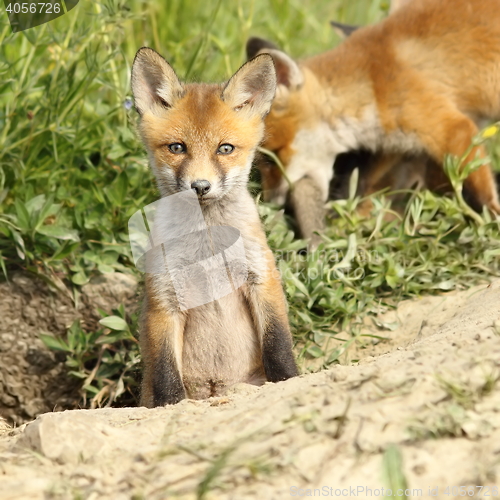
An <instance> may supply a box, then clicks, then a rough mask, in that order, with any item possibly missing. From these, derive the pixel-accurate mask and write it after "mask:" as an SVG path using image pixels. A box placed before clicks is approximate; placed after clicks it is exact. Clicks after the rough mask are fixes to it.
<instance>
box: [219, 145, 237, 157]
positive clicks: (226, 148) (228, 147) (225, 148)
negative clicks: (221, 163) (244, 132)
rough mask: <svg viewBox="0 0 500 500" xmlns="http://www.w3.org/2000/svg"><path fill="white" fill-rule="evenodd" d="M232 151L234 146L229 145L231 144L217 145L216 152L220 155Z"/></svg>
mask: <svg viewBox="0 0 500 500" xmlns="http://www.w3.org/2000/svg"><path fill="white" fill-rule="evenodd" d="M233 151H234V146H231V144H222V145H220V146H219V149H218V150H217V153H218V154H221V155H228V154H230V153H232V152H233Z"/></svg>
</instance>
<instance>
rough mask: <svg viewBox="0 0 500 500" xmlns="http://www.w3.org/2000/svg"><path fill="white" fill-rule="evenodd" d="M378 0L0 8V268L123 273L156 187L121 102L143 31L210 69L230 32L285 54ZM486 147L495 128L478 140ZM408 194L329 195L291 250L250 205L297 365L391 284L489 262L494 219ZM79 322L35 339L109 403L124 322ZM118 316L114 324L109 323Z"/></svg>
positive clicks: (67, 283) (125, 334) (350, 339)
mask: <svg viewBox="0 0 500 500" xmlns="http://www.w3.org/2000/svg"><path fill="white" fill-rule="evenodd" d="M386 9H387V3H386V2H383V1H380V2H378V1H368V0H357V1H354V0H352V1H351V0H350V1H347V0H336V1H335V0H333V1H331V2H324V1H322V0H316V1H314V2H313V1H311V2H308V3H307V7H306V6H304V5H303V2H301V1H299V0H268V1H263V0H259V1H257V0H254V1H252V0H240V1H228V0H220V1H219V0H214V1H213V2H199V1H198V0H182V1H181V0H169V1H168V2H159V1H151V2H141V1H139V0H132V1H128V2H125V1H119V0H109V1H104V2H80V4H79V5H78V7H76V8H75V9H74V10H73V11H71V12H70V13H69V14H67V15H65V16H63V17H61V18H59V19H57V20H55V21H53V22H51V23H49V24H47V25H43V26H40V27H37V28H33V29H31V30H28V31H26V32H23V33H17V34H14V35H13V34H11V32H10V27H9V26H8V24H7V17H6V15H5V12H4V11H3V9H2V10H0V266H1V268H2V273H3V276H4V279H8V276H9V274H10V273H12V272H13V271H14V270H19V269H21V270H25V271H28V272H30V273H33V274H35V275H37V276H39V277H41V278H42V279H44V280H45V281H47V282H48V283H49V284H50V286H51V287H52V288H53V289H54V290H57V291H58V293H67V294H69V295H70V296H73V295H74V291H73V289H74V288H78V287H79V286H81V285H83V284H85V283H87V282H88V281H89V279H90V278H91V277H92V276H94V275H98V274H100V273H108V272H114V271H121V272H126V273H135V274H138V273H137V271H136V270H135V269H134V267H133V262H132V258H131V252H130V248H129V245H128V234H127V223H128V219H129V217H130V216H131V215H132V214H133V213H134V212H135V211H137V210H138V209H139V208H141V207H142V206H144V205H146V204H148V203H151V202H153V201H154V200H155V199H157V197H158V193H157V190H156V187H155V186H154V182H153V180H152V177H151V174H150V172H149V170H148V167H147V160H146V156H145V153H144V152H143V149H142V146H141V145H140V143H139V141H138V139H137V137H136V134H135V126H136V120H137V117H136V114H135V111H134V110H130V109H127V107H128V106H126V103H127V99H130V97H131V94H130V88H129V78H130V76H129V75H130V67H131V63H132V60H133V57H134V54H135V52H136V50H137V49H138V48H139V47H141V46H144V45H147V46H151V47H153V48H155V49H156V50H158V51H159V52H160V53H162V54H163V55H164V56H165V57H166V58H167V59H168V60H169V61H170V62H171V63H172V65H173V66H174V67H175V69H176V70H177V72H178V74H179V75H180V76H181V77H182V78H187V79H188V80H207V81H220V80H223V79H225V78H227V77H229V76H230V75H231V74H232V73H233V72H234V71H235V70H236V69H237V68H238V67H239V65H241V64H242V63H243V62H244V47H245V42H246V39H247V38H248V37H249V36H251V35H257V36H263V37H267V38H270V39H272V40H273V41H274V42H276V43H278V44H279V45H280V46H282V47H283V48H284V49H286V50H288V51H289V52H290V53H291V54H293V55H294V56H295V57H298V58H300V57H305V56H307V55H310V54H314V53H318V52H321V51H324V50H326V49H328V48H330V47H332V46H334V45H335V44H337V43H338V42H339V39H338V38H337V36H336V35H335V34H334V33H333V31H332V30H331V28H330V27H329V24H328V22H327V21H328V20H329V19H337V20H340V21H344V22H348V23H360V24H365V23H368V22H375V21H376V20H378V19H381V18H382V17H383V16H384V15H385V11H386ZM492 152H493V157H494V158H495V159H496V158H497V157H498V142H495V143H494V144H493V147H492ZM448 169H449V171H450V172H451V173H452V175H455V179H454V182H455V185H456V186H457V195H458V196H457V197H456V198H455V199H450V198H440V197H436V196H434V195H432V194H430V193H427V192H422V193H414V194H413V195H412V197H411V200H410V202H409V204H408V206H407V209H406V212H405V214H404V216H402V218H401V219H400V220H399V219H397V220H394V221H392V222H386V221H385V220H384V218H383V216H384V213H386V212H387V211H389V210H390V208H389V205H388V202H387V201H386V200H385V199H384V198H383V197H380V196H379V197H375V198H374V203H375V206H376V207H377V213H376V215H375V216H374V217H373V218H371V219H361V218H360V217H359V216H358V215H357V213H356V211H355V207H356V205H357V204H358V203H359V202H360V200H358V199H355V198H354V197H352V198H351V199H350V200H347V201H342V202H335V203H332V207H331V208H332V213H334V214H335V215H336V218H335V219H332V221H331V224H330V225H329V228H328V230H327V231H326V233H325V242H324V244H323V245H322V246H321V247H320V249H319V251H318V252H316V253H314V254H309V255H307V256H306V257H304V255H303V254H302V253H300V252H299V250H300V249H301V248H302V247H303V244H302V243H301V242H298V241H296V240H294V235H293V233H292V231H291V230H290V226H289V225H288V224H287V220H286V218H285V217H284V216H283V214H282V213H281V211H280V210H279V209H278V207H271V206H268V205H263V204H261V205H260V210H261V214H262V217H263V220H264V221H265V223H266V228H267V231H268V234H269V242H270V245H271V247H272V248H273V250H274V251H275V254H276V258H277V260H278V265H279V268H280V270H281V271H282V274H283V278H284V287H285V290H286V293H287V296H288V300H289V305H290V311H289V316H290V321H291V325H292V329H293V332H294V335H295V340H296V352H297V354H298V356H299V360H300V362H301V365H302V367H303V369H305V370H306V369H308V368H309V367H311V368H312V367H316V368H317V367H319V366H328V365H329V364H331V363H336V362H338V361H339V358H340V356H341V355H342V353H343V352H344V351H345V350H346V349H349V346H351V345H352V344H353V343H354V342H357V343H363V342H365V341H366V340H367V339H366V338H365V337H362V336H361V335H360V334H359V331H360V328H359V326H360V325H361V323H362V321H363V318H364V317H365V316H366V315H369V314H373V313H375V312H377V311H379V310H380V308H381V307H392V306H394V305H395V304H396V303H397V302H398V301H399V300H401V299H403V298H411V297H417V296H419V295H421V294H425V293H438V292H441V291H447V290H453V289H457V288H460V287H466V286H470V285H472V284H474V283H477V282H479V281H484V280H487V279H489V278H490V277H491V276H495V275H498V273H499V264H498V262H499V259H498V256H499V253H500V251H499V249H500V232H499V227H498V223H497V222H493V221H491V220H490V219H489V218H488V215H487V214H484V215H483V216H476V215H475V214H471V213H470V211H469V210H468V209H467V207H466V206H464V204H463V202H462V200H461V197H460V182H461V181H460V179H459V177H458V176H457V175H456V174H454V172H455V171H456V162H453V161H450V163H449V165H448ZM116 315H117V316H118V317H121V318H122V319H126V321H127V322H128V324H127V325H125V326H124V325H123V324H121V323H120V324H118V323H115V324H113V326H114V327H115V328H108V326H109V325H108V326H106V324H103V325H102V326H103V328H102V329H100V330H98V331H95V332H85V331H83V330H82V329H81V327H80V326H79V325H78V324H75V325H73V326H72V327H71V328H70V329H69V330H68V333H67V336H66V337H65V338H62V339H55V340H54V339H53V340H49V339H47V338H45V340H46V342H48V343H49V344H50V345H51V347H53V348H57V349H61V350H63V351H65V352H66V353H67V356H68V357H67V364H68V367H69V369H70V370H71V371H72V372H73V374H74V375H75V376H76V377H79V378H80V379H82V387H83V389H82V391H83V392H82V395H83V396H84V398H85V397H86V398H87V403H88V404H94V405H96V404H105V403H113V402H115V401H116V400H117V398H119V397H122V398H123V397H125V396H126V395H127V394H129V393H130V392H131V391H133V390H134V389H133V387H134V377H132V376H131V372H132V371H133V370H134V369H137V364H138V360H139V358H138V355H137V343H136V342H135V340H134V339H133V334H135V333H136V323H135V320H134V319H133V318H131V317H130V316H129V315H127V314H126V313H125V311H123V310H120V311H117V312H116ZM120 328H121V329H120Z"/></svg>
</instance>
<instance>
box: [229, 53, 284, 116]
mask: <svg viewBox="0 0 500 500" xmlns="http://www.w3.org/2000/svg"><path fill="white" fill-rule="evenodd" d="M275 92H276V71H275V70H274V64H273V60H272V58H271V57H270V56H269V55H267V54H261V55H259V56H257V57H254V58H253V59H251V60H250V61H248V62H247V63H245V64H244V65H243V66H242V67H241V68H240V69H239V70H238V71H237V72H236V73H235V74H234V75H233V76H232V77H231V79H230V80H229V82H227V84H226V86H225V87H224V90H223V91H222V96H221V97H222V100H223V101H225V102H227V103H228V104H229V105H230V106H231V107H232V108H233V109H235V110H240V109H243V108H245V109H248V110H251V111H253V112H255V113H258V114H260V115H261V116H265V115H266V114H267V113H269V110H270V109H271V103H272V101H273V98H274V93H275Z"/></svg>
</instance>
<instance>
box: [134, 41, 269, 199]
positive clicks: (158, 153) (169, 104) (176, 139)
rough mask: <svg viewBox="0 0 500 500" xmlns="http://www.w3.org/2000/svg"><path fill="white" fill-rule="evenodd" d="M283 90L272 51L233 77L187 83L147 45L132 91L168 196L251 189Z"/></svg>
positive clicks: (141, 127)
mask: <svg viewBox="0 0 500 500" xmlns="http://www.w3.org/2000/svg"><path fill="white" fill-rule="evenodd" d="M275 90H276V73H275V70H274V64H273V60H272V58H271V56H269V55H267V54H263V55H259V56H257V57H255V58H254V59H252V60H250V61H248V62H247V63H246V64H244V65H243V66H242V67H241V68H240V69H239V70H238V71H237V72H236V73H235V74H234V75H233V76H232V78H231V79H230V80H229V81H228V82H227V83H224V84H203V83H192V84H184V83H181V82H180V81H179V79H178V77H177V75H176V74H175V72H174V70H173V69H172V67H171V66H170V65H169V64H168V63H167V62H166V61H165V59H163V58H162V57H161V56H160V55H159V54H158V53H157V52H155V51H154V50H152V49H149V48H146V47H144V48H142V49H140V50H139V51H138V52H137V55H136V57H135V60H134V64H133V66H132V92H133V94H134V101H135V107H136V109H137V111H138V112H139V114H140V115H141V121H140V125H139V130H140V134H141V136H142V139H143V141H144V144H145V146H146V149H147V150H148V153H149V158H150V163H151V167H152V169H153V172H154V174H155V176H156V179H157V183H158V188H159V190H160V192H161V194H162V196H168V195H170V194H173V193H177V192H179V191H183V190H187V189H193V190H194V191H195V192H196V193H197V195H198V197H199V200H200V203H201V204H208V203H211V202H213V201H214V200H218V199H221V198H222V197H224V196H226V195H227V194H228V193H229V192H231V191H232V190H234V189H235V188H237V187H243V188H244V189H245V188H246V184H247V181H248V174H249V172H250V168H251V164H252V160H253V157H254V154H255V149H256V147H257V146H258V145H259V143H260V141H261V140H262V137H263V133H264V123H263V118H264V117H265V116H266V115H267V113H268V112H269V109H270V107H271V102H272V100H273V97H274V93H275Z"/></svg>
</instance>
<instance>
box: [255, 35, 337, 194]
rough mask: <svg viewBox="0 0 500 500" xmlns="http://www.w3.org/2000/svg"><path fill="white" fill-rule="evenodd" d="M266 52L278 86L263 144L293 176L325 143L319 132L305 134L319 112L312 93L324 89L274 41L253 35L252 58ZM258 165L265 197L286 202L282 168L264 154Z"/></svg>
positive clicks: (285, 184)
mask: <svg viewBox="0 0 500 500" xmlns="http://www.w3.org/2000/svg"><path fill="white" fill-rule="evenodd" d="M257 54H259V55H257ZM264 54H269V55H270V56H271V57H272V58H273V60H274V65H275V68H276V74H277V88H276V97H275V99H274V102H273V105H272V108H271V111H270V113H269V114H268V116H267V117H266V121H265V124H266V136H265V140H264V143H263V146H264V148H266V149H269V150H270V151H272V152H273V153H274V154H275V155H276V156H277V157H278V158H279V160H280V161H281V163H282V164H283V166H284V167H285V169H286V170H287V171H288V173H289V176H290V174H292V176H293V172H294V171H303V170H304V168H306V166H307V165H309V164H310V163H311V161H312V158H313V157H314V155H315V154H317V150H321V147H322V144H321V137H320V136H319V135H318V134H314V133H311V134H309V135H305V136H303V135H304V134H303V132H304V131H307V130H313V129H314V127H315V125H316V123H315V120H317V119H318V116H319V113H318V112H317V111H318V110H316V109H315V108H314V106H315V104H313V102H312V100H311V95H313V96H314V95H315V94H316V93H317V92H319V91H321V90H320V89H319V88H317V86H315V83H314V79H311V78H309V79H308V80H306V78H305V75H304V70H303V69H302V68H300V67H299V66H298V65H297V63H296V62H295V61H294V60H293V59H292V58H291V57H290V56H288V55H287V54H285V53H284V52H282V51H281V50H279V49H278V47H276V45H274V44H273V43H272V42H269V41H267V40H263V39H261V38H256V37H255V38H250V39H249V40H248V42H247V56H248V58H252V57H255V56H256V55H257V57H260V55H264ZM320 112H321V111H320ZM301 134H302V135H301ZM318 142H319V144H318ZM316 146H317V147H316ZM332 165H333V161H332ZM258 166H259V170H260V171H261V174H262V187H263V190H264V199H265V200H266V201H274V202H276V203H280V204H283V203H284V201H285V195H286V192H287V189H288V185H287V183H286V182H285V181H284V179H283V177H282V174H281V171H280V169H279V168H278V167H277V166H276V165H275V164H274V163H273V162H272V161H270V160H268V159H267V158H266V157H262V158H260V160H259V165H258Z"/></svg>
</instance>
